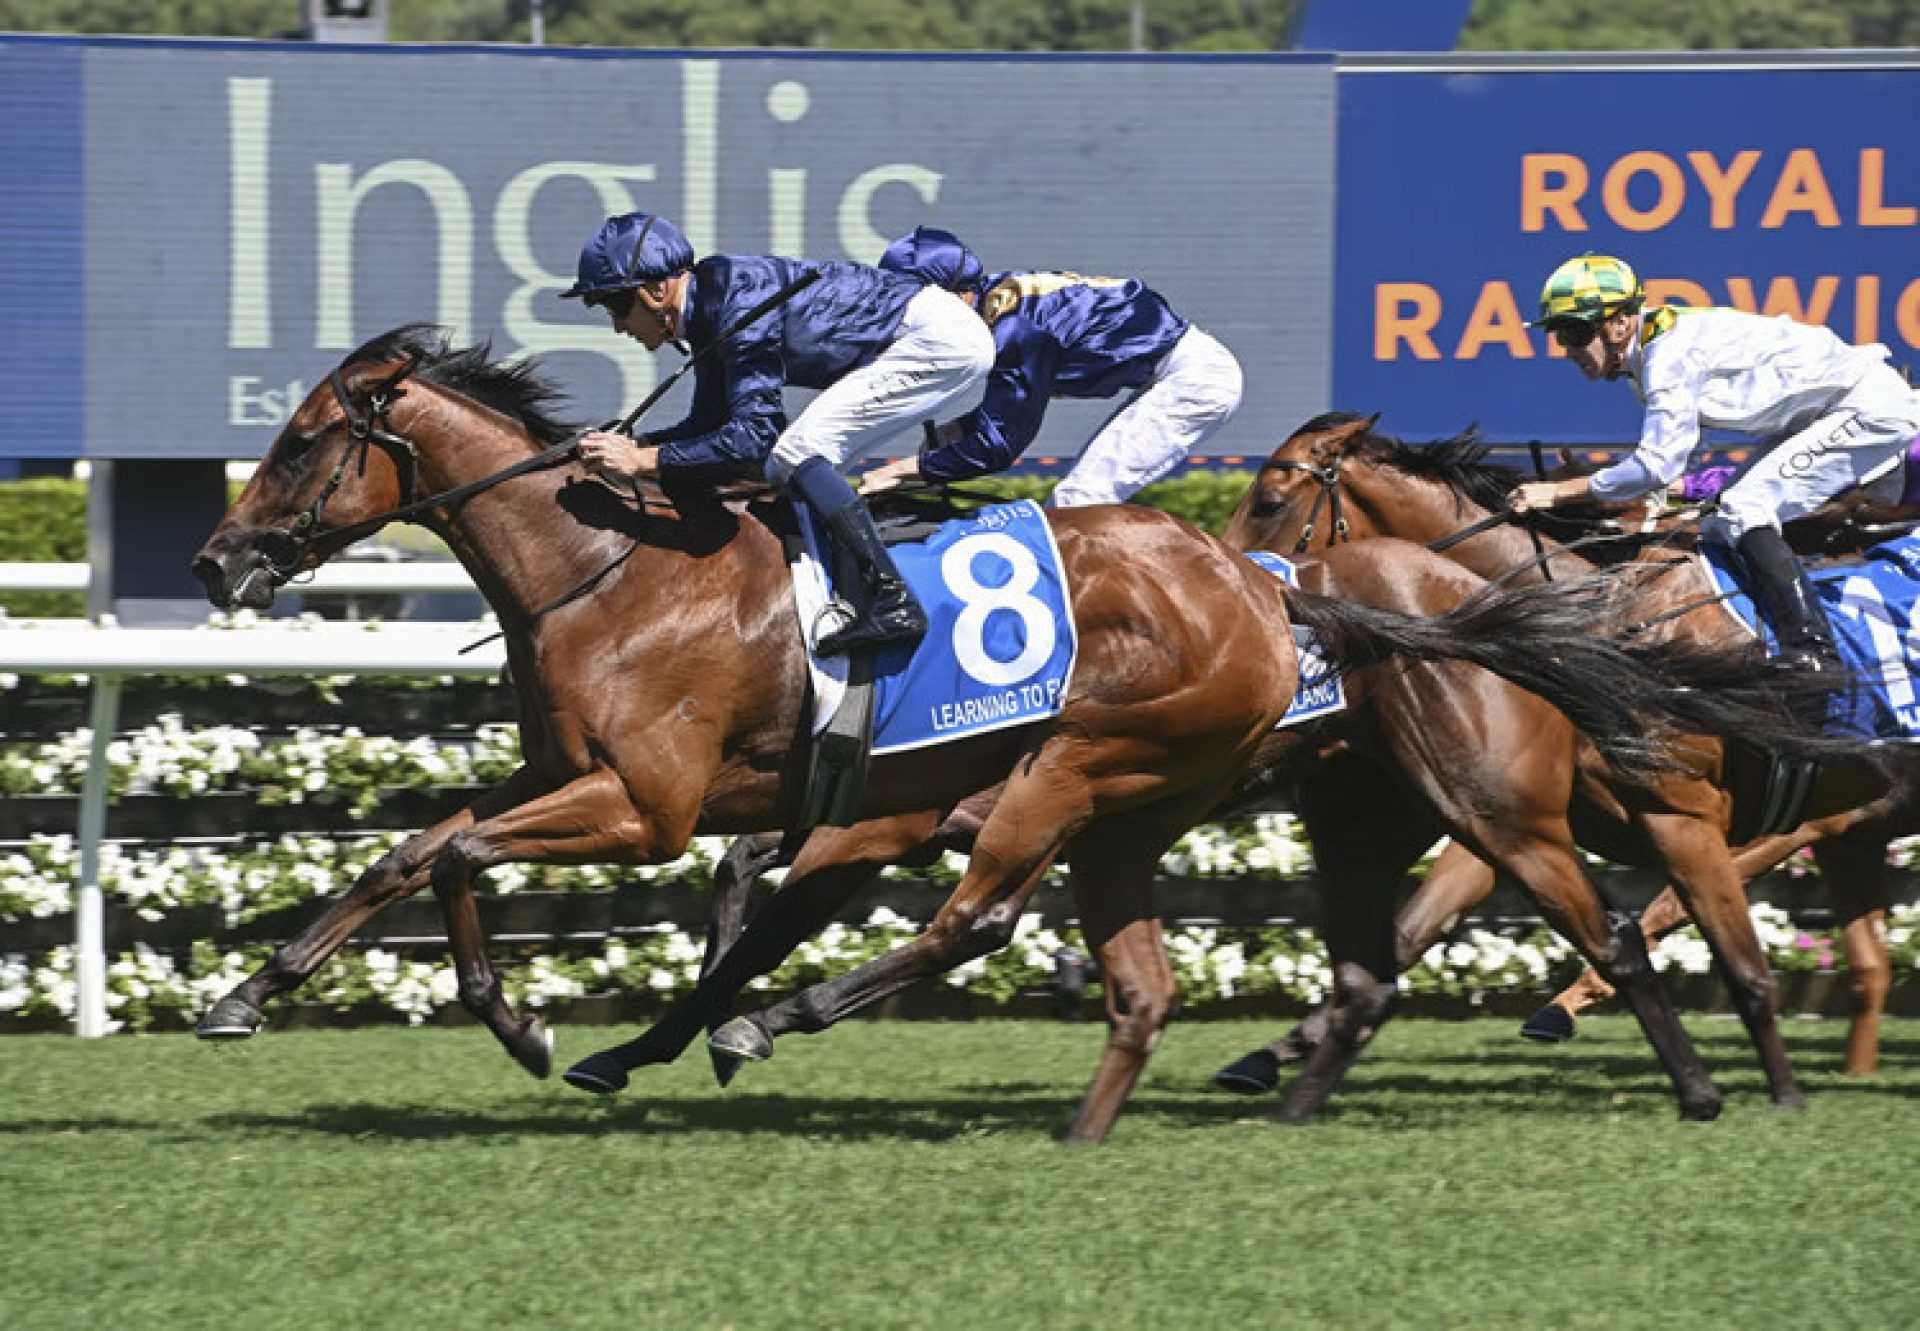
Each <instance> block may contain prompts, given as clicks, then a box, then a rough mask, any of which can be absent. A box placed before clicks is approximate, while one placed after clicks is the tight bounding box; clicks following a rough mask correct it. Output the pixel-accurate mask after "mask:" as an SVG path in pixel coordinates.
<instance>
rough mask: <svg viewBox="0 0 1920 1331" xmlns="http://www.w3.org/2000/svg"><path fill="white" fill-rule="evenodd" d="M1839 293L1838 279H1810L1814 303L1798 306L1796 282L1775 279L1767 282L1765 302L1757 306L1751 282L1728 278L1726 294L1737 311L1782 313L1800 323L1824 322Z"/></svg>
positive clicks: (1791, 279) (1749, 279) (1743, 279)
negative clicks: (1731, 299)
mask: <svg viewBox="0 0 1920 1331" xmlns="http://www.w3.org/2000/svg"><path fill="white" fill-rule="evenodd" d="M1839 291H1840V279H1839V278H1837V277H1816V278H1814V279H1813V301H1812V304H1811V306H1808V305H1804V304H1802V303H1801V300H1800V284H1799V283H1798V282H1796V281H1795V280H1794V279H1793V278H1791V277H1776V278H1774V279H1773V280H1772V281H1771V282H1769V283H1767V299H1766V303H1765V304H1757V303H1756V302H1755V301H1754V298H1753V279H1751V278H1747V277H1729V278H1728V279H1727V294H1728V295H1729V296H1730V297H1732V298H1733V307H1734V308H1735V309H1736V310H1752V311H1756V312H1758V313H1760V314H1765V315H1769V316H1771V315H1775V314H1784V315H1786V316H1787V317H1788V318H1790V319H1797V320H1799V321H1800V322H1801V323H1803V324H1823V323H1825V322H1826V321H1827V315H1828V314H1830V313H1831V312H1832V311H1833V298H1834V296H1835V295H1837V294H1838V293H1839Z"/></svg>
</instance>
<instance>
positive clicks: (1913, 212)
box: [1860, 148, 1920, 226]
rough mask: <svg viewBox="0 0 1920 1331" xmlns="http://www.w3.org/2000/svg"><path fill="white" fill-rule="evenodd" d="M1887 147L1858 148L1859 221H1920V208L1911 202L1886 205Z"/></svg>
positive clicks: (1907, 223)
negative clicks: (1892, 205)
mask: <svg viewBox="0 0 1920 1331" xmlns="http://www.w3.org/2000/svg"><path fill="white" fill-rule="evenodd" d="M1886 197H1887V150H1886V149H1885V148H1862V149H1861V150H1860V225H1861V226H1912V225H1913V224H1914V223H1915V222H1920V208H1915V207H1913V206H1912V205H1911V204H1901V205H1898V206H1895V207H1888V206H1887V202H1886Z"/></svg>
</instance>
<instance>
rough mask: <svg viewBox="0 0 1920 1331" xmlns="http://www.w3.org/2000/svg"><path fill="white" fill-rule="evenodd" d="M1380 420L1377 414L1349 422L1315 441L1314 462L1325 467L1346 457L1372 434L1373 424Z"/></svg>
mask: <svg viewBox="0 0 1920 1331" xmlns="http://www.w3.org/2000/svg"><path fill="white" fill-rule="evenodd" d="M1379 419H1380V416H1379V414H1378V413H1375V414H1374V415H1372V416H1368V417H1367V418H1366V419H1364V420H1355V421H1347V422H1345V423H1344V424H1341V425H1336V426H1334V427H1333V428H1332V429H1331V430H1328V431H1327V432H1326V433H1325V434H1323V435H1321V436H1320V437H1319V438H1318V439H1316V440H1314V441H1313V445H1312V448H1311V452H1312V455H1313V460H1314V462H1315V463H1316V464H1317V465H1321V466H1324V465H1325V464H1327V463H1329V462H1332V461H1334V460H1335V459H1337V458H1341V457H1345V456H1346V455H1347V453H1348V452H1349V451H1350V450H1351V449H1352V448H1353V446H1354V444H1355V443H1356V442H1358V441H1359V440H1361V439H1364V438H1366V437H1367V435H1368V434H1370V433H1372V431H1373V423H1374V422H1375V421H1377V420H1379Z"/></svg>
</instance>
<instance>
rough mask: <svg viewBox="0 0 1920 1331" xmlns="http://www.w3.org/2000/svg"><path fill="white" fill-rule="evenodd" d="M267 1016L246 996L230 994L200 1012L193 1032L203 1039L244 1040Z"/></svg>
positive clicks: (258, 1027)
mask: <svg viewBox="0 0 1920 1331" xmlns="http://www.w3.org/2000/svg"><path fill="white" fill-rule="evenodd" d="M266 1019H267V1017H266V1014H265V1013H264V1012H262V1011H261V1010H260V1009H259V1008H257V1007H255V1006H254V1005H253V1004H251V1003H249V1002H247V1000H246V999H244V998H235V997H234V996H233V995H232V994H228V995H227V996H226V997H225V998H223V999H221V1000H220V1001H219V1002H217V1003H215V1004H214V1005H213V1006H212V1007H210V1008H208V1009H207V1010H206V1011H205V1012H203V1013H201V1014H200V1020H198V1021H196V1022H194V1023H193V1033H194V1034H195V1035H196V1036H198V1037H199V1038H200V1039H202V1040H244V1039H246V1038H247V1037H248V1036H250V1035H252V1034H253V1033H254V1032H255V1031H258V1030H259V1029H260V1027H261V1025H262V1024H263V1023H264V1022H265V1021H266Z"/></svg>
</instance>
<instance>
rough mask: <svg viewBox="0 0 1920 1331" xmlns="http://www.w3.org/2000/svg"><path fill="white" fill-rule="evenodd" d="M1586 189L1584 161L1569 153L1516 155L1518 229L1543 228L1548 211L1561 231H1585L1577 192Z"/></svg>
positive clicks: (1536, 229) (1582, 192)
mask: <svg viewBox="0 0 1920 1331" xmlns="http://www.w3.org/2000/svg"><path fill="white" fill-rule="evenodd" d="M1586 192H1587V164H1586V163H1585V162H1583V161H1581V160H1580V159H1579V158H1578V157H1574V156H1572V155H1571V154H1569V153H1527V154H1525V155H1524V156H1522V157H1521V158H1520V229H1521V230H1522V231H1545V230H1546V229H1547V214H1548V213H1552V214H1553V219H1554V221H1555V222H1557V223H1559V225H1560V229H1561V230H1562V231H1585V230H1586V229H1587V220H1586V219H1585V218H1584V217H1582V216H1580V207H1579V204H1580V196H1581V195H1583V194H1585V193H1586Z"/></svg>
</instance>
